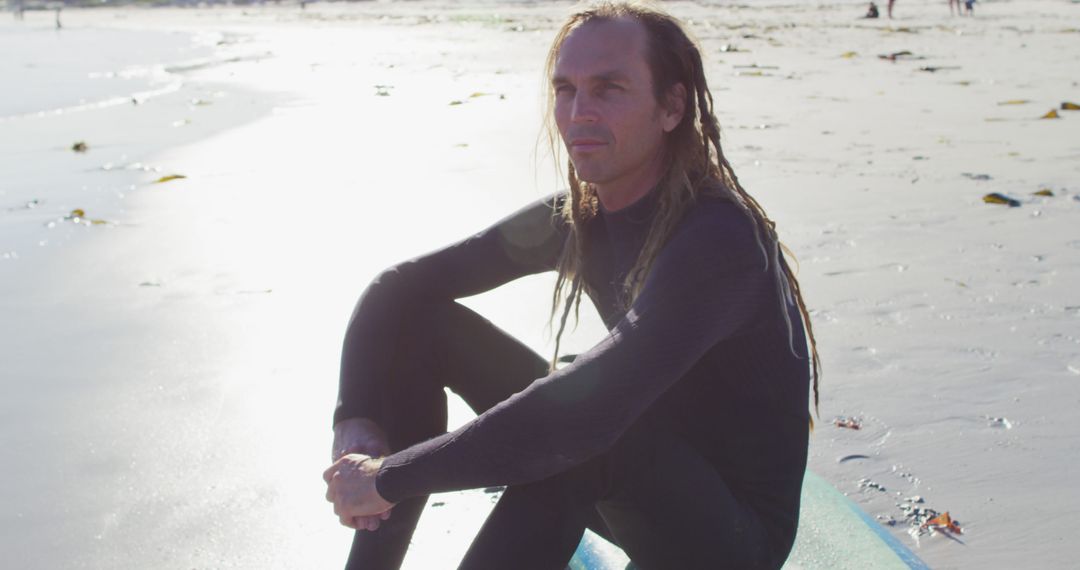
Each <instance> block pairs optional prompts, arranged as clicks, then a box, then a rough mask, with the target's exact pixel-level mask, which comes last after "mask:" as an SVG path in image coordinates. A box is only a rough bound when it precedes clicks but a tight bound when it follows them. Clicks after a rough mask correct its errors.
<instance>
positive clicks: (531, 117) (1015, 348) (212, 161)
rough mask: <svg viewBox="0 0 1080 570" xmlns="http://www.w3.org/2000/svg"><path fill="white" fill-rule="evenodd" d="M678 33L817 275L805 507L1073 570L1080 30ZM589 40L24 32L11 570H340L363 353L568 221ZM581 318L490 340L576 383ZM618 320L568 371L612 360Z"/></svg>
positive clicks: (6, 529) (810, 24) (6, 312)
mask: <svg viewBox="0 0 1080 570" xmlns="http://www.w3.org/2000/svg"><path fill="white" fill-rule="evenodd" d="M664 6H665V7H666V9H668V10H669V11H671V12H672V13H674V14H676V15H678V16H680V17H682V18H684V19H686V20H688V21H690V29H691V30H692V31H693V33H694V34H695V35H696V36H697V37H698V39H699V40H701V42H702V44H703V48H704V53H705V56H706V58H707V59H706V63H707V66H708V69H707V74H708V77H709V81H710V85H711V87H712V92H713V95H714V97H715V100H716V106H717V109H718V111H719V118H720V121H721V125H722V128H723V142H724V145H725V150H726V152H727V153H728V155H729V159H730V160H731V162H732V164H733V165H734V167H735V170H736V172H737V173H738V174H739V176H740V179H741V181H742V182H743V184H744V185H745V186H746V188H747V189H749V191H750V192H751V193H753V194H754V195H755V196H756V197H757V198H758V199H759V200H760V201H761V203H762V204H763V206H764V207H765V208H766V210H767V211H768V212H769V214H770V215H771V216H772V218H773V219H774V220H776V222H777V225H778V229H779V231H780V235H781V238H782V239H783V241H784V242H785V243H786V244H787V245H788V247H790V249H791V250H792V251H793V252H794V253H795V256H796V258H797V260H798V262H799V277H800V280H801V282H802V285H803V289H804V292H805V295H806V299H807V303H808V305H809V306H810V308H811V310H812V316H813V318H814V324H815V328H816V331H817V334H818V339H819V340H818V342H819V349H820V351H821V355H822V359H823V365H824V376H823V379H822V385H821V394H822V397H821V405H820V418H819V419H818V426H817V429H816V430H815V433H814V435H813V437H812V439H811V446H810V457H811V458H810V469H811V470H813V471H814V472H815V473H817V474H818V475H820V476H822V477H824V478H825V479H827V480H828V481H830V482H831V483H832V484H833V485H834V486H835V487H836V488H837V489H839V490H840V491H842V492H844V493H846V494H848V495H849V496H850V497H851V498H852V499H854V500H855V501H856V502H857V503H859V504H860V505H861V506H862V507H863V508H864V509H865V510H866V511H867V512H868V513H869V514H871V515H872V516H874V517H876V518H877V519H878V520H879V521H880V522H881V524H882V525H885V526H886V527H887V528H888V529H889V531H890V532H891V533H893V534H894V535H895V536H896V537H898V538H900V539H901V540H902V541H903V542H904V543H905V544H907V545H909V546H910V547H911V548H912V549H913V550H915V552H916V553H917V554H918V555H919V556H920V557H921V558H923V560H925V561H926V562H927V563H928V564H929V565H930V566H931V567H933V568H940V569H950V568H988V569H999V568H1000V569H1005V568H1067V567H1072V566H1074V565H1075V562H1074V558H1075V557H1076V555H1077V547H1076V546H1075V545H1074V544H1073V543H1072V539H1069V538H1068V537H1069V536H1072V530H1071V525H1070V523H1071V522H1072V521H1073V520H1074V519H1075V518H1076V517H1077V516H1080V491H1078V490H1077V488H1076V486H1075V484H1074V483H1073V479H1072V477H1073V476H1075V473H1076V471H1077V466H1078V459H1077V458H1078V457H1080V453H1078V451H1080V415H1078V414H1076V413H1075V408H1076V406H1077V405H1078V404H1080V295H1078V294H1077V290H1078V289H1077V284H1078V283H1080V231H1078V229H1077V228H1080V111H1074V110H1065V109H1063V108H1062V103H1064V102H1072V103H1080V75H1078V73H1077V72H1078V70H1080V67H1078V65H1077V64H1078V62H1080V47H1078V46H1080V42H1078V39H1080V26H1078V25H1077V22H1080V3H1076V2H1069V1H1065V0H1032V1H1024V2H1021V1H985V2H978V3H977V4H975V17H972V18H967V17H965V18H961V17H953V16H950V14H949V12H948V5H947V3H946V2H943V1H942V2H938V1H934V2H929V1H921V0H920V1H913V2H900V3H897V4H896V7H895V8H894V16H895V17H894V19H892V20H889V19H886V18H882V19H877V20H863V19H859V18H858V17H859V16H860V15H861V14H862V13H863V12H864V11H865V4H864V3H862V2H836V3H812V4H804V3H794V2H792V3H783V2H776V1H763V2H755V1H753V0H749V1H747V2H745V3H742V4H735V3H679V2H672V3H665V4H664ZM571 7H572V4H569V3H562V2H544V3H535V4H534V3H517V2H514V3H500V2H475V3H472V2H469V3H456V2H427V1H423V2H372V3H356V4H342V3H334V4H319V3H316V4H311V5H308V6H307V7H306V9H303V10H301V8H300V6H299V5H294V4H293V5H286V4H282V5H279V6H269V5H268V6H247V7H217V8H191V9H178V8H159V9H139V8H99V9H83V10H80V9H65V10H64V11H63V13H62V17H63V23H64V27H63V29H62V30H56V29H54V28H55V25H54V21H53V18H54V15H53V14H52V13H51V12H28V13H27V14H26V16H25V19H24V20H21V21H20V20H15V19H13V18H12V17H11V14H9V13H0V48H3V49H2V50H0V51H3V52H4V53H5V56H4V58H3V59H2V60H0V75H2V76H3V77H4V78H5V79H4V80H3V89H2V90H0V93H3V95H0V172H3V173H4V177H3V180H0V322H3V327H2V328H0V426H2V428H3V429H0V449H3V450H4V465H5V469H4V471H3V474H2V475H0V483H2V484H0V489H2V491H0V499H2V502H3V504H4V505H5V507H6V508H5V509H3V510H2V512H0V530H2V532H0V552H4V555H3V558H4V563H3V565H4V566H5V567H11V568H226V567H230V568H336V567H340V566H341V565H342V564H343V562H344V560H345V556H346V554H347V549H348V545H349V542H350V539H351V535H350V531H348V530H347V529H344V528H342V527H340V526H339V525H338V523H337V519H336V518H335V517H334V516H333V515H332V512H331V509H330V507H329V506H328V505H327V503H326V502H325V501H324V500H323V494H324V491H325V487H324V484H323V482H322V480H321V478H320V474H321V472H322V470H323V469H324V468H325V467H326V466H327V465H328V463H329V451H330V437H331V432H330V421H331V418H330V414H331V411H332V408H333V404H334V399H335V394H336V390H337V367H338V359H339V355H340V343H341V338H342V335H343V332H344V327H345V324H346V320H347V318H348V316H349V314H350V312H351V310H352V307H353V304H354V303H355V301H356V298H357V297H358V295H359V294H360V293H361V292H362V291H363V289H364V287H365V286H366V284H367V283H368V282H369V281H370V279H371V278H372V277H373V276H374V275H375V274H377V273H378V272H379V271H380V270H381V269H383V268H385V267H386V266H388V265H390V264H391V263H394V262H396V261H399V260H402V259H405V258H408V257H412V256H414V255H417V254H419V253H423V252H425V251H428V250H431V249H434V248H436V247H439V246H441V245H443V244H446V243H449V242H450V241H452V240H456V239H459V238H461V237H464V236H466V235H469V234H470V233H472V232H475V231H477V230H478V229H480V228H482V227H485V226H486V225H488V224H490V223H491V222H493V221H495V220H497V219H499V218H500V217H502V216H503V215H505V214H507V213H509V212H511V211H513V210H515V209H516V208H518V207H519V206H521V205H523V204H525V203H526V202H528V201H530V200H533V199H535V198H537V197H540V196H543V195H546V194H549V193H551V192H553V191H556V190H558V189H560V188H561V181H560V180H559V179H558V177H557V175H556V173H555V169H554V167H553V165H552V160H551V158H550V157H549V156H548V155H547V153H546V151H545V150H544V149H545V145H544V144H543V143H542V142H541V144H538V140H540V139H539V137H540V136H541V125H542V113H543V105H542V100H541V95H542V92H543V91H542V90H543V87H544V85H543V77H542V75H541V73H542V66H543V60H544V56H545V54H546V51H547V49H548V46H549V42H550V40H551V37H552V35H553V32H554V30H555V28H556V27H557V26H558V25H559V23H560V22H561V20H562V18H563V17H564V15H565V14H566V13H567V12H568V11H569V10H570V8H571ZM881 7H882V11H883V12H884V3H882V6H881ZM131 46H139V48H140V49H138V50H135V49H133V48H132V47H131ZM882 56H886V57H882ZM1051 111H1053V113H1051ZM1048 114H1050V115H1051V116H1056V118H1041V117H1044V116H1046V115H1048ZM80 142H81V143H83V144H84V145H85V148H81V149H78V151H77V150H75V149H74V147H75V145H76V144H77V143H80ZM993 193H997V194H1000V195H1002V196H1003V197H1005V198H1007V199H1012V200H1013V201H1014V203H1015V206H1009V205H1007V204H999V203H992V202H986V201H984V196H987V195H989V194H993ZM553 280H554V279H553V276H548V275H545V276H537V277H532V278H527V279H523V280H521V281H519V282H515V283H513V284H511V285H508V286H506V287H504V288H501V289H499V290H498V291H495V292H492V293H489V294H485V295H481V296H478V297H475V298H472V299H469V300H467V301H466V303H467V304H468V305H470V306H471V307H474V308H476V309H477V310H479V311H480V312H482V313H483V314H484V315H485V316H487V317H488V318H490V319H491V320H493V321H494V322H495V323H497V324H498V325H500V326H502V327H503V328H505V329H506V330H508V331H509V332H511V333H512V334H514V335H516V336H518V337H519V338H521V339H522V340H524V341H525V342H526V343H528V344H529V345H530V346H532V347H534V348H536V349H537V350H538V351H541V352H542V353H545V354H547V353H549V352H550V350H551V342H550V339H549V336H548V330H547V328H546V327H547V317H548V311H549V310H550V307H549V306H548V305H547V303H548V300H549V298H550V290H551V287H552V284H553ZM589 309H590V311H589V312H588V314H587V315H586V316H585V318H584V320H583V322H582V323H581V325H580V326H579V327H578V328H577V330H576V331H575V332H574V334H573V335H572V337H571V338H570V339H569V341H568V344H569V347H568V350H569V351H571V352H575V351H580V350H584V349H587V348H588V347H589V346H591V345H592V344H593V343H595V342H596V341H597V340H598V339H599V338H600V337H601V335H602V334H603V327H602V325H601V324H600V323H599V322H598V319H597V318H596V317H595V315H594V314H593V313H592V312H591V307H590V308H589ZM452 418H453V422H456V423H461V422H463V421H466V420H467V418H468V415H467V414H466V413H465V411H464V407H463V405H461V404H460V403H455V404H454V408H453V409H452ZM838 419H851V420H853V423H852V424H848V425H854V426H858V428H859V429H851V428H850V427H840V426H838V425H837V423H838V422H837V421H836V420H838ZM768 422H769V418H761V425H762V427H765V426H766V425H767V424H768ZM840 423H842V422H840ZM753 428H754V426H748V429H753ZM432 501H441V502H444V503H445V502H448V501H458V502H459V504H461V505H465V504H467V505H468V509H467V510H468V511H469V512H473V513H476V516H475V517H473V518H471V519H470V520H468V521H460V520H448V517H447V516H445V515H444V514H443V512H445V511H446V510H447V509H442V510H440V509H439V508H437V507H434V508H429V509H428V511H427V512H426V514H425V518H424V519H423V520H422V522H421V525H422V528H421V529H420V531H418V534H417V537H416V541H417V542H418V543H419V544H426V545H427V547H428V550H429V551H430V550H431V549H432V548H433V547H432V546H431V545H433V544H438V541H439V540H440V536H442V535H443V534H444V532H443V531H442V530H441V529H443V528H445V527H446V526H448V525H451V524H454V525H459V526H460V525H465V526H466V527H468V526H469V525H473V526H474V527H475V526H478V525H479V522H480V521H481V520H482V518H483V510H484V509H485V508H487V507H488V506H489V505H490V504H491V501H490V497H488V496H486V495H484V494H483V493H479V492H474V493H459V494H451V495H447V496H441V497H433V498H432ZM916 507H917V508H929V509H934V510H936V511H938V512H946V511H948V512H949V513H950V514H951V515H952V517H953V518H955V519H956V520H958V521H959V523H960V525H961V526H962V528H963V534H961V535H957V536H950V535H947V534H943V533H934V534H931V533H925V532H922V533H920V532H919V525H918V524H917V523H914V524H913V520H914V519H911V518H910V515H911V513H912V509H913V508H916ZM466 547H467V544H460V543H458V544H447V545H440V546H439V548H440V549H442V555H441V557H440V558H439V559H438V560H437V561H433V560H430V559H426V560H425V559H421V558H419V557H417V556H412V557H410V558H409V559H407V561H406V567H407V568H441V567H453V566H454V563H455V561H456V558H455V557H457V556H460V555H461V554H462V553H463V552H464V549H465V548H466Z"/></svg>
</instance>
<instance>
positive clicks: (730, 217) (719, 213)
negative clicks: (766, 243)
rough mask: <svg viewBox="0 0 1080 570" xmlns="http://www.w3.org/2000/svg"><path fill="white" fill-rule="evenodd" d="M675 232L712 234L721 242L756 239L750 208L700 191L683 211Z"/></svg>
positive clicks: (708, 235) (695, 235)
mask: <svg viewBox="0 0 1080 570" xmlns="http://www.w3.org/2000/svg"><path fill="white" fill-rule="evenodd" d="M679 230H680V231H679V232H678V233H689V234H692V235H693V236H694V237H697V238H704V237H712V238H715V239H717V240H722V241H723V242H725V243H732V244H734V243H741V242H744V241H746V240H749V243H751V244H753V243H756V241H757V240H756V235H757V228H756V225H755V223H754V221H753V219H752V218H751V215H750V212H749V211H748V210H747V209H746V208H745V207H744V206H742V205H741V204H738V203H736V202H734V201H733V200H732V199H731V198H728V197H726V196H723V195H717V194H712V193H706V194H702V195H700V196H699V197H698V198H697V200H695V201H694V203H693V205H691V206H690V208H689V209H688V210H687V212H686V216H685V217H684V218H683V222H682V224H680V228H679Z"/></svg>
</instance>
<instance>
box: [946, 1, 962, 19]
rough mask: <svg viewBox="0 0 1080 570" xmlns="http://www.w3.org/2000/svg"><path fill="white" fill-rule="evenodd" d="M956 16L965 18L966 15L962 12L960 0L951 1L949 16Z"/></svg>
mask: <svg viewBox="0 0 1080 570" xmlns="http://www.w3.org/2000/svg"><path fill="white" fill-rule="evenodd" d="M954 7H955V11H954ZM954 14H955V15H957V16H963V15H964V14H963V13H961V12H960V0H949V15H950V16H952V15H954Z"/></svg>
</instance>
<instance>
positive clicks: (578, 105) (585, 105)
mask: <svg viewBox="0 0 1080 570" xmlns="http://www.w3.org/2000/svg"><path fill="white" fill-rule="evenodd" d="M599 118H600V115H599V113H598V112H597V108H596V102H595V101H594V100H593V98H592V97H590V96H589V94H588V93H586V92H585V90H584V89H582V90H579V91H578V92H577V93H575V94H574V104H573V106H572V108H571V109H570V120H571V121H572V122H574V123H595V122H596V121H597V120H599Z"/></svg>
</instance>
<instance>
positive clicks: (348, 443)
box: [323, 418, 390, 530]
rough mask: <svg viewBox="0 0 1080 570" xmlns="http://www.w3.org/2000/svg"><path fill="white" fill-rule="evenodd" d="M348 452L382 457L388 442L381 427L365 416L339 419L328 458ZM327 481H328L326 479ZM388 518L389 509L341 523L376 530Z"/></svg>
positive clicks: (355, 527) (386, 453)
mask: <svg viewBox="0 0 1080 570" xmlns="http://www.w3.org/2000/svg"><path fill="white" fill-rule="evenodd" d="M350 453H359V454H363V455H367V456H369V457H382V456H384V455H388V454H389V453H390V442H389V441H388V440H387V438H386V434H385V433H383V431H382V428H380V427H379V425H378V424H376V423H375V422H373V421H371V420H369V419H367V418H350V419H347V420H341V421H340V422H338V423H337V424H335V425H334V446H333V448H331V450H330V460H331V461H334V462H336V461H338V460H339V459H341V458H342V457H344V456H346V455H348V454H350ZM335 465H336V463H335ZM323 478H324V479H325V475H324V476H323ZM327 483H330V481H329V480H327ZM327 499H328V500H329V494H327ZM388 518H390V511H389V510H387V511H386V512H384V513H382V514H380V515H378V516H358V517H355V518H353V519H352V520H345V519H344V518H343V519H342V520H341V524H343V525H345V526H347V527H349V528H352V529H356V530H376V529H378V528H379V524H380V522H381V521H384V520H386V519H388Z"/></svg>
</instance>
